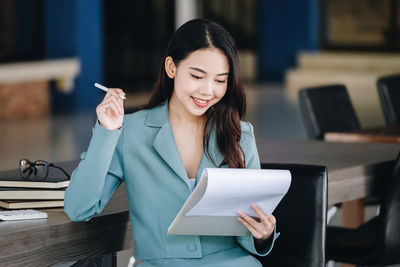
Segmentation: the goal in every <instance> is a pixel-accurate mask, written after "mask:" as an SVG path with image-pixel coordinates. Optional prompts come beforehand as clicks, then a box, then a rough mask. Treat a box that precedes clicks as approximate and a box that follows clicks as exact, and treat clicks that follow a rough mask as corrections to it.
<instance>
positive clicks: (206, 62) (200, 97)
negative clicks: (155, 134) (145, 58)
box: [165, 48, 229, 116]
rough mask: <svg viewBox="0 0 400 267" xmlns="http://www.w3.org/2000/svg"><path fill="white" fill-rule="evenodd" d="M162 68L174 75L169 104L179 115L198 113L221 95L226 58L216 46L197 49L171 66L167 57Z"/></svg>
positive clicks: (225, 83) (227, 71) (226, 78)
mask: <svg viewBox="0 0 400 267" xmlns="http://www.w3.org/2000/svg"><path fill="white" fill-rule="evenodd" d="M165 69H166V72H167V75H168V76H169V77H170V78H174V90H173V93H172V96H171V99H170V107H171V106H173V109H174V110H175V111H178V112H179V113H180V114H181V115H184V114H182V112H184V113H185V115H191V116H202V115H204V114H205V112H206V111H207V110H208V109H209V108H210V107H212V106H213V105H215V104H216V103H218V102H219V101H220V100H221V98H222V97H223V96H224V95H225V92H226V89H227V85H228V76H229V62H228V59H227V57H226V56H225V54H224V53H223V52H222V51H221V50H219V49H217V48H205V49H199V50H196V51H194V52H192V53H190V54H189V56H187V57H186V58H185V59H183V60H182V61H181V62H179V64H178V66H175V64H174V63H173V60H172V58H171V57H167V59H166V61H165Z"/></svg>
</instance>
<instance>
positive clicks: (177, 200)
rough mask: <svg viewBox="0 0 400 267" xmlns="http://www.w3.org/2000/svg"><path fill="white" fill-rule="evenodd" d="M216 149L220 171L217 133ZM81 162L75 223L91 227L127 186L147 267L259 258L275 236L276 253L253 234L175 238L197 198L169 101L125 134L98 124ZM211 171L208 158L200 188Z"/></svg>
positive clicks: (74, 192) (70, 203) (141, 115)
mask: <svg viewBox="0 0 400 267" xmlns="http://www.w3.org/2000/svg"><path fill="white" fill-rule="evenodd" d="M241 128H242V138H241V141H240V145H241V147H242V149H243V151H244V153H245V159H246V168H253V169H259V168H260V160H259V157H258V153H257V147H256V143H255V139H254V134H253V127H252V125H251V124H250V123H245V122H241ZM209 150H210V154H211V156H212V158H213V159H214V161H215V163H216V164H217V166H219V165H220V164H221V162H222V161H223V157H222V155H221V154H220V152H219V150H218V147H217V143H216V136H215V133H214V132H212V133H211V136H210V145H209ZM81 159H82V160H81V162H80V163H79V166H78V167H77V168H76V169H75V170H74V172H73V174H72V177H71V182H70V185H69V186H68V188H67V190H66V192H65V207H64V210H65V212H66V213H67V214H68V216H69V217H70V218H71V220H72V221H87V220H89V219H90V218H91V217H93V216H94V215H96V214H97V213H100V212H101V211H102V209H103V208H104V206H105V205H106V204H107V202H108V200H109V199H110V197H111V195H112V194H113V192H114V191H115V189H116V188H117V187H118V186H119V185H120V184H121V183H122V182H125V184H126V190H127V195H128V201H129V211H130V219H131V222H132V230H133V235H134V243H135V257H136V258H137V259H142V260H144V264H143V266H146V265H145V264H147V263H146V260H148V261H147V262H151V261H152V260H153V261H160V260H166V259H174V260H177V258H181V259H182V260H184V259H183V258H185V260H187V261H189V260H190V259H193V260H195V259H197V260H204V258H206V259H207V256H208V255H211V254H215V253H217V254H215V255H218V253H221V252H223V251H225V252H226V251H227V250H232V251H236V252H235V253H234V254H233V255H238V257H239V258H240V257H251V256H249V252H250V253H253V254H257V255H266V254H268V253H269V251H270V250H271V249H272V247H273V243H274V241H275V239H276V238H277V236H278V233H276V231H275V232H274V234H273V237H271V239H270V242H269V244H268V246H267V247H266V248H265V249H264V250H263V251H256V249H255V247H254V240H253V237H252V236H251V235H249V236H242V237H225V236H197V235H167V229H168V226H169V225H170V224H171V222H172V221H173V219H174V218H175V216H176V215H177V214H178V212H179V210H180V209H181V207H182V206H183V204H184V203H185V201H186V199H187V198H188V197H189V195H190V193H191V189H190V184H189V180H188V179H189V178H188V176H187V173H186V170H185V168H184V166H183V163H182V161H181V159H180V155H179V152H178V149H177V147H176V143H175V139H174V136H173V132H172V128H171V124H170V121H169V113H168V102H165V103H164V104H162V105H161V106H158V107H155V108H153V109H148V110H141V111H139V112H136V113H133V114H129V115H126V116H125V118H124V123H123V127H122V128H121V129H120V130H113V131H111V130H107V129H105V128H103V127H102V126H101V125H100V124H99V123H98V122H97V123H96V125H95V127H94V130H93V136H92V139H91V141H90V144H89V147H88V149H87V152H86V153H83V154H82V156H81ZM210 167H214V168H215V165H214V164H213V163H212V162H211V161H210V160H209V159H208V158H207V156H206V155H205V152H203V155H202V158H201V162H200V167H199V170H198V172H197V176H196V178H197V179H196V182H197V181H198V180H199V178H200V175H201V173H202V170H203V169H204V168H210ZM225 167H226V166H225ZM238 251H239V252H240V253H238ZM225 252H224V253H225ZM224 253H222V254H224ZM222 254H221V255H222ZM225 254H226V253H225ZM239 254H240V255H239ZM215 255H213V257H215ZM221 257H223V256H221ZM221 257H217V258H221ZM202 258H203V259H202ZM229 258H231V259H233V258H235V257H234V256H232V255H231V254H229ZM251 258H252V257H251ZM178 260H179V259H178ZM241 260H243V258H242V259H241ZM250 260H251V261H254V260H255V259H254V258H252V259H250ZM221 262H223V260H222V261H221ZM231 263H232V262H231ZM141 266H142V265H141ZM147 266H152V265H147ZM156 266H157V265H156ZM177 266H178V265H177ZM215 266H217V265H215ZM221 266H224V265H221ZM231 266H235V265H231ZM248 266H260V265H259V263H258V264H256V265H248Z"/></svg>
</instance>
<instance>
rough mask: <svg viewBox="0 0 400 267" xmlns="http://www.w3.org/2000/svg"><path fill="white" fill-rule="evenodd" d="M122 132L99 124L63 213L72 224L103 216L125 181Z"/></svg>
mask: <svg viewBox="0 0 400 267" xmlns="http://www.w3.org/2000/svg"><path fill="white" fill-rule="evenodd" d="M121 133H122V129H120V130H112V131H111V130H107V129H105V128H103V127H102V126H101V125H100V124H99V122H96V125H95V127H94V129H93V136H92V139H91V140H90V143H89V147H88V150H87V152H84V153H82V155H81V161H80V163H79V165H78V167H77V168H76V169H75V170H74V171H73V173H72V176H71V181H70V184H69V186H68V188H67V190H66V192H65V198H64V211H65V213H67V215H68V216H69V218H70V219H71V220H72V221H88V220H89V219H91V218H92V217H93V216H94V215H96V214H98V213H100V212H101V211H102V210H103V208H104V206H105V205H106V204H107V202H108V200H109V199H110V198H111V195H112V194H113V192H114V191H115V190H116V189H117V187H118V186H119V185H120V183H121V182H122V180H123V168H122V161H121V150H120V149H118V147H119V146H121V143H122V135H121ZM120 137H121V138H120Z"/></svg>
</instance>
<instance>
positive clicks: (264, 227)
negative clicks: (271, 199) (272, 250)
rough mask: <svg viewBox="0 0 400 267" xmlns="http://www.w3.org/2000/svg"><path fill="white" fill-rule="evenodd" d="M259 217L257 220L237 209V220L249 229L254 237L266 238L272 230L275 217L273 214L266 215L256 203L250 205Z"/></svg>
mask: <svg viewBox="0 0 400 267" xmlns="http://www.w3.org/2000/svg"><path fill="white" fill-rule="evenodd" d="M251 207H252V209H253V210H254V211H255V212H256V214H257V215H258V217H259V219H260V220H259V221H257V220H256V219H254V218H252V217H250V216H248V215H247V214H245V213H244V212H242V211H239V212H238V214H239V216H240V217H238V220H239V221H240V222H241V223H242V224H243V225H244V226H245V227H246V228H247V229H248V230H249V231H250V233H251V234H252V235H253V236H254V237H255V238H256V239H267V238H269V237H270V236H271V234H272V232H273V231H274V228H275V224H276V219H275V217H274V216H273V215H270V216H267V215H266V214H265V213H264V212H263V211H262V210H261V209H260V208H259V207H258V206H257V205H251Z"/></svg>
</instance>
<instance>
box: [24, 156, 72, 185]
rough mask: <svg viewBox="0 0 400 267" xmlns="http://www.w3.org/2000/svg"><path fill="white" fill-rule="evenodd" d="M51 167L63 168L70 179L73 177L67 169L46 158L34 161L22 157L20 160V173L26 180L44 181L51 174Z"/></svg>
mask: <svg viewBox="0 0 400 267" xmlns="http://www.w3.org/2000/svg"><path fill="white" fill-rule="evenodd" d="M49 167H54V168H57V169H59V170H61V171H62V172H63V173H64V174H65V175H66V176H67V177H68V179H70V178H71V177H70V176H69V174H68V173H67V172H66V171H64V170H63V169H62V168H61V167H59V166H56V165H54V164H53V163H50V162H47V161H44V160H37V161H35V162H33V163H32V162H30V161H29V160H27V159H21V160H20V161H19V175H20V176H21V178H23V179H25V180H36V181H43V180H45V179H46V178H47V176H48V175H49ZM32 173H33V174H34V178H32V177H31V174H32Z"/></svg>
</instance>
